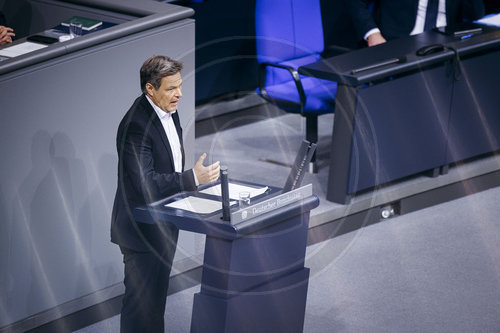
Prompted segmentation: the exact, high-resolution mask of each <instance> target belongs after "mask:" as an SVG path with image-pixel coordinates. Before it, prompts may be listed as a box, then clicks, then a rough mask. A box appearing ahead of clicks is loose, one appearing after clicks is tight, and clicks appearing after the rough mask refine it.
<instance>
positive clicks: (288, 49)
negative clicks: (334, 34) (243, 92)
mask: <svg viewBox="0 0 500 333" xmlns="http://www.w3.org/2000/svg"><path fill="white" fill-rule="evenodd" d="M255 35H256V49H257V61H258V62H259V88H258V89H257V92H258V93H259V95H260V96H261V97H263V98H264V99H266V100H267V101H269V102H270V103H272V104H274V105H276V106H278V107H279V108H280V109H282V110H284V111H287V112H292V113H299V114H301V115H302V116H303V117H305V119H306V140H307V141H309V142H311V143H316V142H317V141H318V116H319V115H322V114H325V113H333V111H334V106H335V95H336V92H337V84H336V83H335V82H332V81H327V80H321V79H316V78H313V77H308V76H302V75H299V74H298V72H297V69H298V68H299V67H300V66H303V65H306V64H310V63H313V62H316V61H318V60H320V59H321V54H322V52H323V51H324V38H323V26H322V19H321V9H320V0H257V1H256V7H255ZM315 159H316V158H315V156H314V157H313V160H312V161H311V164H310V165H309V170H310V171H311V172H317V166H316V163H315Z"/></svg>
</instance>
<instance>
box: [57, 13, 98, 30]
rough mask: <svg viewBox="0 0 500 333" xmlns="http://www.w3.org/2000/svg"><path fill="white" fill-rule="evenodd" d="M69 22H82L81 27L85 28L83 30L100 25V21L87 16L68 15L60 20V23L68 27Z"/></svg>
mask: <svg viewBox="0 0 500 333" xmlns="http://www.w3.org/2000/svg"><path fill="white" fill-rule="evenodd" d="M71 22H78V23H81V24H82V29H83V30H85V31H89V30H92V29H95V28H97V27H98V26H100V25H102V21H99V20H93V19H89V18H86V17H81V16H73V17H70V18H69V19H67V20H64V21H62V22H61V25H63V26H65V27H69V24H70V23H71Z"/></svg>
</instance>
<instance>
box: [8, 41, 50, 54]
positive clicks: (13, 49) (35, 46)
mask: <svg viewBox="0 0 500 333" xmlns="http://www.w3.org/2000/svg"><path fill="white" fill-rule="evenodd" d="M44 47H47V45H44V44H39V43H32V42H24V43H21V44H17V45H12V46H9V47H6V48H4V49H2V50H0V56H4V57H9V58H14V57H17V56H20V55H23V54H26V53H30V52H33V51H36V50H39V49H43V48H44Z"/></svg>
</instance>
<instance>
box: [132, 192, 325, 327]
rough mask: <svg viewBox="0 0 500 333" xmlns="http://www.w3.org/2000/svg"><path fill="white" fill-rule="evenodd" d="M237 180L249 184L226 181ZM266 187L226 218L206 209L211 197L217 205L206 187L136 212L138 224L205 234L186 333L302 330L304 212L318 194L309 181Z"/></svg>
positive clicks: (316, 201) (306, 218)
mask: <svg viewBox="0 0 500 333" xmlns="http://www.w3.org/2000/svg"><path fill="white" fill-rule="evenodd" d="M242 184H243V185H245V186H252V187H254V186H255V185H254V184H252V185H250V184H244V183H241V182H239V183H238V184H234V183H232V184H230V185H236V186H240V185H242ZM265 188H266V187H265ZM266 189H267V190H266V191H265V192H264V193H262V194H260V195H258V196H256V197H254V198H252V205H251V206H249V207H246V208H243V209H239V207H238V204H237V203H234V204H233V206H234V207H231V221H230V222H228V221H223V220H222V219H221V216H222V213H221V209H217V210H216V211H213V212H210V208H209V207H210V203H211V202H210V201H213V202H217V204H218V206H217V207H219V208H220V197H217V196H216V195H213V194H210V191H204V190H201V191H199V192H196V193H182V194H179V195H176V196H174V197H170V198H167V199H165V200H162V201H160V202H157V203H155V204H152V205H149V206H147V207H140V208H137V209H136V210H135V211H134V215H135V217H136V219H137V220H138V221H140V222H143V223H163V222H166V221H168V222H169V223H173V224H175V225H176V226H177V227H178V228H179V229H182V230H188V231H193V232H198V233H204V234H206V243H205V257H204V262H203V273H202V281H201V290H200V292H199V293H197V294H195V296H194V305H193V315H192V320H191V332H273V331H274V332H302V330H303V326H304V315H305V307H306V297H307V287H308V282H309V269H308V268H306V267H304V260H305V252H306V243H307V231H308V226H309V213H310V210H311V209H313V208H315V207H317V206H318V204H319V199H318V198H317V196H315V195H313V194H312V186H311V185H306V186H303V187H301V188H298V189H296V190H293V191H290V192H286V193H281V191H280V190H279V189H276V188H269V187H267V188H266ZM230 190H231V188H230ZM231 197H232V198H233V196H231ZM207 200H208V201H207ZM182 205H184V206H182ZM196 206H199V207H200V208H199V209H197V207H196ZM201 207H203V208H201ZM199 211H203V213H199Z"/></svg>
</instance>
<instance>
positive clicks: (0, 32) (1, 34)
mask: <svg viewBox="0 0 500 333" xmlns="http://www.w3.org/2000/svg"><path fill="white" fill-rule="evenodd" d="M15 35H16V34H15V33H14V30H13V29H12V28H9V27H4V26H3V25H0V45H4V44H7V43H12V37H14V36H15Z"/></svg>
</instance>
